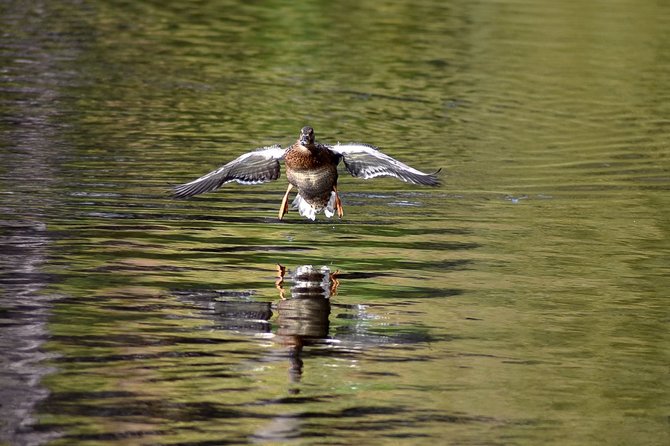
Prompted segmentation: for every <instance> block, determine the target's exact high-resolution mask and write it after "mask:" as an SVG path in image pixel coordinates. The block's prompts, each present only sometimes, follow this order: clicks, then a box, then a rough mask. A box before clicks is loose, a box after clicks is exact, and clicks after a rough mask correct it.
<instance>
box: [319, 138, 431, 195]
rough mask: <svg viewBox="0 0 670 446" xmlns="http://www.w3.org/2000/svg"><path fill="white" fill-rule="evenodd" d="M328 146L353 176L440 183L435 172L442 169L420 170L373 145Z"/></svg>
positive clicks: (428, 183) (426, 183)
mask: <svg viewBox="0 0 670 446" xmlns="http://www.w3.org/2000/svg"><path fill="white" fill-rule="evenodd" d="M328 148H329V149H330V150H332V151H333V152H335V153H338V154H340V155H342V159H343V160H344V165H345V166H346V168H347V170H348V171H349V173H350V174H351V175H353V176H355V177H359V178H365V179H368V178H375V177H381V176H387V177H395V178H398V179H400V180H403V181H406V182H408V183H413V184H422V185H424V186H438V185H439V184H440V180H439V178H438V177H437V173H438V172H439V171H440V170H442V169H438V170H437V172H435V173H424V172H421V171H420V170H417V169H415V168H413V167H410V166H408V165H407V164H405V163H402V162H400V161H398V160H397V159H395V158H391V157H390V156H388V155H385V154H384V153H382V152H380V151H379V149H377V148H376V147H374V146H370V145H367V144H359V143H349V144H339V143H338V144H336V145H334V146H329V147H328Z"/></svg>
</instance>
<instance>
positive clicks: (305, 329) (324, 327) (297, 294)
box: [275, 265, 339, 393]
mask: <svg viewBox="0 0 670 446" xmlns="http://www.w3.org/2000/svg"><path fill="white" fill-rule="evenodd" d="M277 273H278V277H277V281H276V282H275V285H276V287H277V289H278V290H279V297H280V301H279V303H278V304H277V313H278V317H277V325H278V327H277V334H276V337H275V339H276V341H277V343H279V344H281V345H284V346H285V347H287V349H288V352H289V379H290V381H291V383H297V382H299V381H300V378H301V376H302V366H303V363H302V359H301V358H300V355H301V352H302V349H303V347H304V346H305V345H310V344H319V343H321V342H323V340H324V339H325V338H326V337H327V336H328V329H329V326H330V322H329V316H330V297H331V296H334V295H336V294H337V287H338V286H339V281H338V280H337V274H338V271H335V272H334V273H331V272H330V268H328V267H327V266H322V267H321V268H319V269H316V268H315V267H313V266H312V265H302V266H299V267H297V268H296V269H295V270H294V271H293V272H292V273H291V272H289V276H290V280H291V281H292V283H293V286H291V287H290V295H291V297H290V299H288V298H286V291H285V289H284V282H285V280H286V274H287V269H286V267H284V266H283V265H277ZM293 392H294V393H297V390H293Z"/></svg>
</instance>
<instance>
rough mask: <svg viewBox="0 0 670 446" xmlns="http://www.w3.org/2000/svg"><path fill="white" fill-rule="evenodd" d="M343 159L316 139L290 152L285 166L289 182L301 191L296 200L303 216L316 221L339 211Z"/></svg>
mask: <svg viewBox="0 0 670 446" xmlns="http://www.w3.org/2000/svg"><path fill="white" fill-rule="evenodd" d="M340 158H341V156H340V155H338V154H336V153H335V152H332V151H331V150H330V149H329V148H328V146H325V145H323V144H319V143H316V142H314V141H313V137H312V139H311V140H310V139H309V136H308V139H305V140H299V141H298V142H296V143H295V144H293V145H292V146H291V147H290V148H289V149H288V150H287V152H286V156H285V157H284V165H285V166H286V179H287V180H288V182H289V184H291V185H293V186H294V187H295V188H297V189H298V194H297V195H296V198H295V200H294V201H293V206H294V207H296V208H297V209H298V211H299V213H300V215H302V216H304V217H307V218H310V219H311V220H314V219H315V218H316V214H317V213H319V212H320V211H322V210H323V211H324V213H325V214H326V216H327V217H329V218H330V217H332V216H333V215H334V213H335V211H336V209H335V208H336V201H337V200H336V196H337V194H336V192H335V190H336V188H337V176H338V175H337V165H338V164H339V162H340Z"/></svg>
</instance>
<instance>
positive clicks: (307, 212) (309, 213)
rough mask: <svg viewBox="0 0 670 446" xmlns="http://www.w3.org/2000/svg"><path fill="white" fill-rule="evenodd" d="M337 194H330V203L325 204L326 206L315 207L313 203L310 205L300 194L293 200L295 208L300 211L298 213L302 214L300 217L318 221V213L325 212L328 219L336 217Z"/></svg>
mask: <svg viewBox="0 0 670 446" xmlns="http://www.w3.org/2000/svg"><path fill="white" fill-rule="evenodd" d="M336 197H337V196H336V195H335V192H331V193H330V197H329V198H328V202H327V203H326V204H325V206H324V205H323V204H322V205H316V206H315V205H314V204H313V203H308V202H307V200H305V199H304V198H303V197H302V195H300V194H298V195H296V196H295V198H294V199H293V207H294V208H297V209H298V212H300V215H301V216H303V217H305V218H309V219H310V220H312V221H314V220H316V214H317V212H321V211H322V210H323V213H324V214H326V217H328V218H331V217H332V216H333V215H335V199H336Z"/></svg>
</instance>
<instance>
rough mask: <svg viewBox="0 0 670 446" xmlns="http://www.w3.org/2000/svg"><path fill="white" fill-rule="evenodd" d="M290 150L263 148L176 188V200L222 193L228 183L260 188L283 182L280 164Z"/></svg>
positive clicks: (276, 147)
mask: <svg viewBox="0 0 670 446" xmlns="http://www.w3.org/2000/svg"><path fill="white" fill-rule="evenodd" d="M285 154H286V149H282V148H281V146H279V145H274V146H269V147H263V148H260V149H257V150H254V151H253V152H248V153H245V154H244V155H241V156H240V157H239V158H237V159H235V160H233V161H231V162H229V163H228V164H226V165H225V166H221V167H219V168H218V169H216V170H213V171H212V172H210V173H208V174H207V175H203V176H201V177H200V178H198V179H197V180H193V181H191V182H189V183H185V184H180V185H179V186H175V187H174V188H173V196H174V197H175V198H187V197H192V196H193V195H198V194H202V193H204V192H210V191H213V190H216V189H218V188H219V187H221V186H223V185H224V184H226V183H229V182H231V181H237V182H238V183H242V184H259V183H267V182H269V181H274V180H276V179H277V178H279V174H280V168H279V161H280V160H281V159H283V158H284V155H285Z"/></svg>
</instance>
